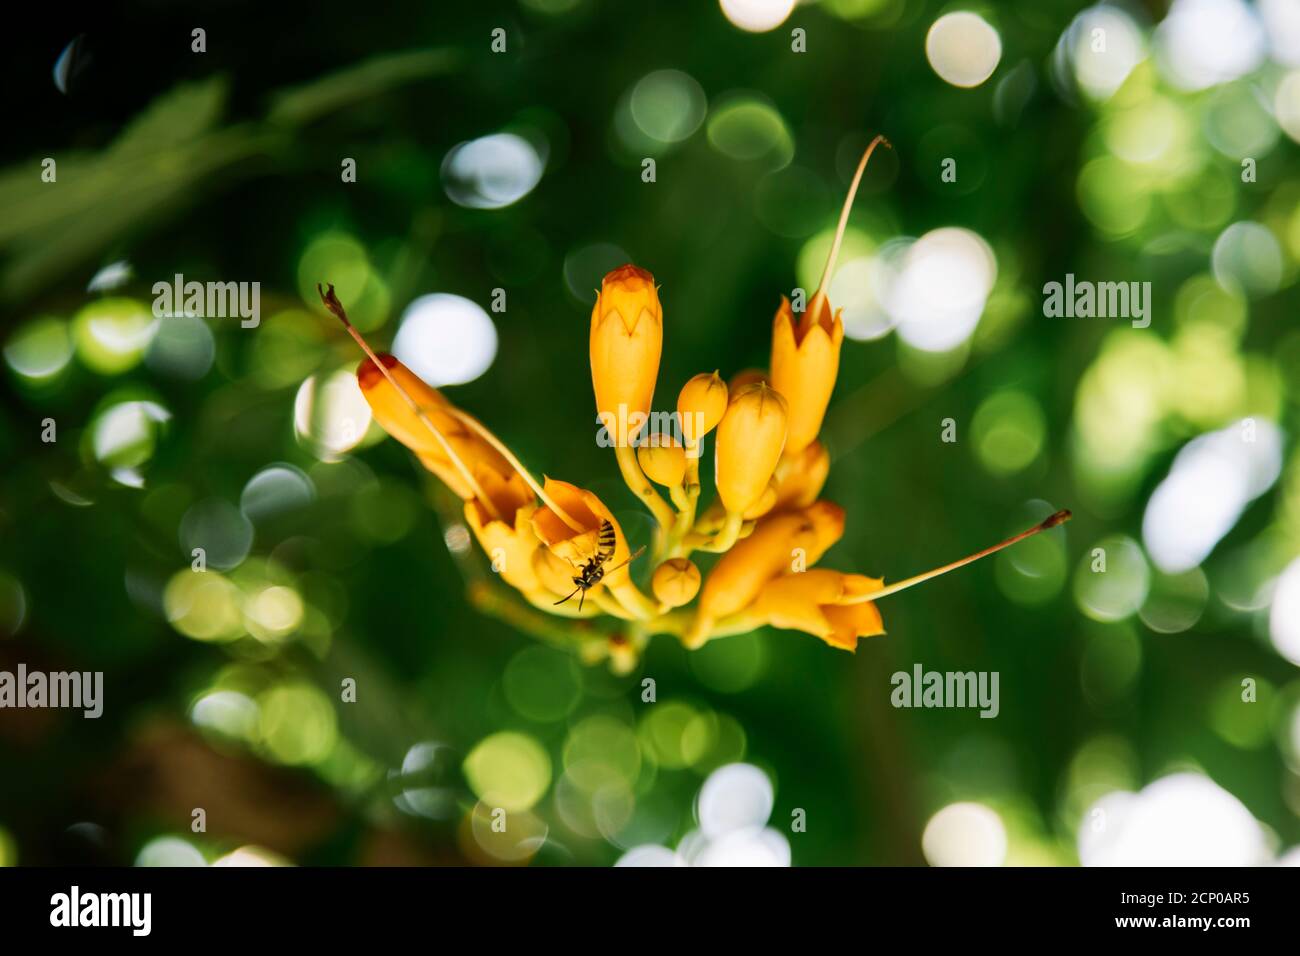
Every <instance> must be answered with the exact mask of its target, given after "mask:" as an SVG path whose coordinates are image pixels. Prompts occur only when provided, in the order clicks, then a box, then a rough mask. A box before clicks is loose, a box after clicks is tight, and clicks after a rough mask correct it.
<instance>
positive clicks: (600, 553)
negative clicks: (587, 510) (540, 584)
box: [555, 520, 645, 611]
mask: <svg viewBox="0 0 1300 956" xmlns="http://www.w3.org/2000/svg"><path fill="white" fill-rule="evenodd" d="M617 546H618V536H617V534H615V532H614V525H613V524H611V523H610V522H609V521H605V520H602V521H601V522H600V534H599V535H598V536H597V538H596V553H595V554H594V555H592V556H591V557H590V558H588V559H587V563H586V564H584V565H583V566H582V568H581V570H579V571H578V574H577V575H576V576H575V577H574V579H573V583H574V585H575V587H574V589H573V590H572V591H570V592H569V593H568V594H567V595H565V596H564V597H562V598H561V599H560V600H558V601H556V602H555V603H556V605H560V604H563V603H564V602H565V601H568V600H569V599H570V598H572V597H573V596H574V595H575V594H579V595H580V596H579V597H578V610H579V611H581V610H582V602H583V601H584V600H586V597H587V592H588V591H590V590H591V589H592V588H594V587H595V586H596V585H597V584H599V583H600V582H601V579H602V578H604V577H605V575H606V574H612V573H613V572H615V571H617V570H618V569H619V568H621V567H624V566H625V565H628V564H631V563H632V562H633V561H635V560H636V559H637V558H638V557H639V556H640V554H641V552H642V551H644V550H645V547H644V546H642V547H640V548H637V550H636V551H635V553H633V554H631V555H629V556H628V559H627V560H626V561H622V562H620V563H619V564H618V565H616V566H615V567H612V568H609V569H608V571H607V570H606V568H605V565H606V564H607V563H608V562H609V559H610V558H612V557H614V549H615V548H616V547H617Z"/></svg>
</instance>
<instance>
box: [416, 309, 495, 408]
mask: <svg viewBox="0 0 1300 956" xmlns="http://www.w3.org/2000/svg"><path fill="white" fill-rule="evenodd" d="M393 354H394V355H396V356H397V358H398V359H399V360H400V361H401V362H402V364H404V365H405V366H406V367H407V368H409V369H410V370H411V371H412V372H414V373H415V374H416V375H418V376H420V378H422V379H424V380H425V381H426V382H428V383H429V384H430V385H432V386H433V387H434V388H441V387H442V386H444V385H461V384H464V383H465V382H472V381H474V379H476V378H478V377H479V376H480V375H482V374H483V373H484V372H486V371H487V370H488V368H489V367H490V366H491V365H492V360H493V359H494V358H495V357H496V354H497V330H496V326H494V325H493V324H492V320H491V319H490V318H488V314H487V313H486V312H485V311H483V309H482V307H481V306H479V305H478V304H477V303H475V302H471V301H470V300H469V299H465V298H462V297H461V296H458V295H448V294H447V293H442V292H439V293H434V294H433V295H422V296H420V297H419V298H418V299H416V300H415V301H414V302H412V303H411V304H410V305H408V306H407V307H406V310H405V311H404V312H403V313H402V324H401V325H400V326H398V329H397V335H396V337H395V338H394V339H393Z"/></svg>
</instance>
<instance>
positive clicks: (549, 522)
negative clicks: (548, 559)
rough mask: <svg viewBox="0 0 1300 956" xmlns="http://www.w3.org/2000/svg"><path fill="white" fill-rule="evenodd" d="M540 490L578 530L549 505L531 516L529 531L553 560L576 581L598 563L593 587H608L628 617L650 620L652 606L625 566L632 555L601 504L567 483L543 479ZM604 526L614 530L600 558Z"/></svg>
mask: <svg viewBox="0 0 1300 956" xmlns="http://www.w3.org/2000/svg"><path fill="white" fill-rule="evenodd" d="M544 487H545V490H546V496H547V498H548V499H549V500H550V501H553V502H555V503H556V504H558V505H559V506H560V507H561V508H563V509H564V511H565V513H566V514H567V515H568V516H569V517H570V518H571V519H572V520H573V521H574V522H575V523H576V524H577V525H578V528H577V529H576V530H575V529H574V528H573V527H571V526H570V525H569V524H568V523H567V522H565V521H563V520H562V519H561V518H560V516H559V515H557V514H556V513H555V512H554V511H553V510H552V508H551V507H550V506H549V505H543V506H542V507H540V508H538V509H537V511H536V512H535V513H534V515H533V529H534V530H535V531H536V532H537V537H538V538H540V539H541V541H542V544H544V545H545V546H546V548H547V549H548V550H549V551H550V552H551V553H552V554H554V555H555V556H556V557H559V558H562V559H563V560H564V561H566V562H568V564H569V566H570V568H571V570H572V574H571V578H576V577H578V576H579V575H580V574H581V571H582V569H583V567H584V566H586V565H587V564H588V563H589V562H591V561H593V560H599V561H600V567H601V568H602V569H604V572H605V573H604V575H603V578H602V580H601V581H600V583H599V584H598V585H597V586H596V587H600V586H605V587H608V589H609V591H610V592H611V593H612V594H613V595H614V596H615V597H616V598H617V599H618V600H619V602H620V603H621V604H622V605H623V607H624V608H626V609H627V611H628V613H630V614H632V615H634V616H636V617H640V618H647V617H652V616H653V615H654V613H655V607H654V603H653V602H652V601H651V600H650V599H649V598H648V597H646V596H645V595H644V594H642V593H641V591H640V590H639V589H638V588H637V586H636V585H635V584H633V583H632V577H631V574H630V568H629V566H628V565H629V561H630V560H631V557H632V554H631V551H630V549H629V548H628V543H627V538H626V536H624V534H623V529H622V527H620V526H619V523H618V521H617V520H616V519H615V518H614V515H613V513H612V512H611V511H610V510H609V508H607V507H605V503H604V502H603V501H601V500H600V499H599V498H598V497H596V496H595V495H594V494H592V493H591V492H590V491H587V490H585V489H583V488H579V487H577V486H576V485H571V484H569V483H568V482H567V481H556V480H555V479H554V478H546V479H545V480H544ZM604 522H609V524H610V525H611V526H612V527H613V529H614V550H613V552H612V553H610V554H609V555H608V556H607V557H605V556H602V555H601V554H600V548H601V546H600V532H601V526H602V524H603V523H604ZM572 588H573V583H570V585H569V590H572ZM591 590H593V591H594V590H595V588H592V589H591Z"/></svg>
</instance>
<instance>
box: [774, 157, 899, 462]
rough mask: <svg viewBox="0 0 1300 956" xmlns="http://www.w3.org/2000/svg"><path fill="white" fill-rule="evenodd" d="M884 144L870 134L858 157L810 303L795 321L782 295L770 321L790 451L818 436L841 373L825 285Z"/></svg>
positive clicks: (835, 319) (836, 327)
mask: <svg viewBox="0 0 1300 956" xmlns="http://www.w3.org/2000/svg"><path fill="white" fill-rule="evenodd" d="M882 143H883V144H884V145H885V146H888V145H889V143H888V142H887V141H886V140H885V138H884V137H883V136H877V137H876V138H875V139H873V140H872V141H871V144H870V145H869V146H867V149H866V151H865V152H864V153H863V154H862V159H861V160H859V162H858V168H857V171H856V172H855V173H854V175H853V182H852V183H851V184H850V185H849V192H848V195H847V196H846V197H845V198H844V206H843V208H842V209H841V210H840V221H839V224H838V225H837V226H836V229H835V238H834V240H833V241H832V242H831V249H830V253H829V254H828V255H827V257H826V265H825V267H824V268H823V270H822V278H821V283H820V285H819V286H818V287H817V291H816V292H815V293H814V294H813V297H812V299H811V300H810V301H809V302H808V308H807V309H806V310H805V311H804V314H803V316H802V317H801V318H800V320H799V322H798V323H797V325H796V322H795V317H794V313H793V311H792V310H791V308H790V302H789V300H788V299H786V298H785V297H784V296H783V297H782V298H781V306H780V308H778V309H777V310H776V319H775V320H774V321H773V323H772V387H773V388H775V389H776V390H777V391H778V392H780V393H781V394H782V395H784V396H785V399H786V401H787V402H789V404H790V424H789V432H790V434H789V438H788V439H787V441H786V447H787V449H788V451H789V453H790V454H792V455H797V454H798V453H799V452H801V451H803V450H804V449H805V448H807V447H808V445H809V444H810V443H811V442H812V441H813V439H815V438H816V437H817V433H818V432H819V431H820V430H821V427H822V419H823V418H825V416H826V406H827V404H828V403H829V402H830V400H831V392H832V391H833V390H834V388H835V379H836V377H837V376H838V375H839V371H840V345H841V344H842V343H843V342H844V324H843V322H841V321H840V316H839V313H838V312H835V311H834V310H832V309H831V306H830V303H829V302H828V301H827V299H826V290H827V288H828V287H829V286H830V283H831V278H832V277H833V276H834V274H835V261H836V259H837V258H838V257H839V253H840V244H841V242H843V240H844V230H845V229H846V228H847V227H848V224H849V210H850V209H851V208H852V206H853V197H854V196H855V195H856V194H857V191H858V184H859V183H861V182H862V174H863V172H865V171H866V168H867V161H868V160H870V159H871V154H872V153H873V152H875V150H876V147H877V146H879V145H881V144H882Z"/></svg>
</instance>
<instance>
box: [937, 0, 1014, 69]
mask: <svg viewBox="0 0 1300 956" xmlns="http://www.w3.org/2000/svg"><path fill="white" fill-rule="evenodd" d="M925 56H926V59H928V60H929V61H930V66H931V67H932V68H933V69H934V72H935V73H937V74H939V76H940V78H941V79H943V80H944V82H946V83H951V84H952V85H953V86H960V87H972V86H979V85H980V84H981V83H983V82H984V81H985V80H987V79H988V78H989V77H990V76H992V75H993V71H994V70H996V69H997V68H998V62H999V61H1000V60H1001V59H1002V38H1001V37H1000V36H998V31H997V30H995V29H993V27H992V26H990V25H989V22H988V21H987V20H985V19H984V18H983V17H981V16H980V15H979V14H977V13H970V12H968V11H964V10H963V11H958V12H956V13H945V14H944V15H943V16H941V17H939V19H937V20H935V21H934V23H933V24H932V25H931V26H930V32H929V33H927V34H926V36H925Z"/></svg>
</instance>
